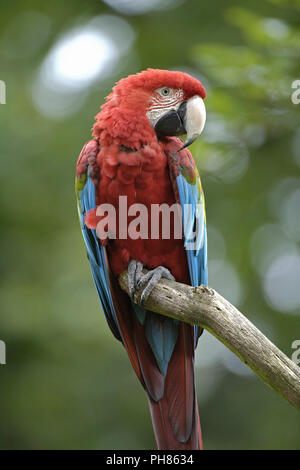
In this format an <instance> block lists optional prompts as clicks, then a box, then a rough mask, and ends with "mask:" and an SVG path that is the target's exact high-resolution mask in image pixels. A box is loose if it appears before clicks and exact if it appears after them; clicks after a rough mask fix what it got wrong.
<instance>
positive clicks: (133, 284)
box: [128, 260, 175, 305]
mask: <svg viewBox="0 0 300 470" xmlns="http://www.w3.org/2000/svg"><path fill="white" fill-rule="evenodd" d="M142 271H143V264H142V263H140V262H139V261H136V260H131V261H130V263H129V265H128V284H129V291H130V297H131V300H133V296H134V293H135V291H136V290H139V289H141V287H144V286H146V287H145V288H144V289H143V292H142V295H141V298H140V304H141V305H142V304H143V302H145V300H147V299H148V297H149V295H150V294H151V292H152V290H153V288H154V287H155V285H156V284H157V283H158V281H160V279H162V278H164V279H169V280H170V281H175V278H174V276H173V275H172V274H171V273H170V271H169V270H168V269H167V268H165V267H164V266H158V267H157V268H155V269H152V270H151V271H148V272H147V274H144V275H143V274H142Z"/></svg>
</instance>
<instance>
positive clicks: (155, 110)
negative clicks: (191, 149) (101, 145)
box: [98, 69, 206, 148]
mask: <svg viewBox="0 0 300 470" xmlns="http://www.w3.org/2000/svg"><path fill="white" fill-rule="evenodd" d="M205 96H206V91H205V88H204V87H203V85H202V84H201V83H200V81H199V80H197V79H196V78H194V77H191V76H190V75H188V74H187V73H183V72H177V71H169V70H159V69H147V70H144V71H143V72H140V73H138V74H136V75H129V76H128V77H126V78H123V79H121V80H120V81H119V82H118V83H117V84H116V85H115V87H114V88H113V91H112V93H111V94H110V95H109V96H108V97H107V103H106V104H105V105H104V106H103V107H102V109H103V111H108V112H109V115H110V116H112V113H114V109H116V108H118V110H119V111H118V117H119V118H120V117H121V114H120V110H122V111H123V112H124V113H126V119H127V120H128V122H129V120H130V117H131V118H133V117H134V118H135V119H137V118H138V119H139V122H140V126H146V127H147V125H150V126H151V128H152V129H153V131H154V132H155V133H156V136H157V137H158V138H161V137H162V136H169V137H171V136H178V135H183V134H186V135H187V137H186V141H185V144H184V146H183V147H182V148H185V147H187V146H188V145H190V144H191V143H192V142H194V140H195V139H196V138H197V137H198V136H199V135H200V134H201V132H202V130H203V128H204V125H205V119H206V111H205V105H204V102H203V99H204V98H205ZM107 107H108V108H109V109H107ZM101 114H102V113H99V115H98V116H99V117H100V118H101ZM100 120H101V121H102V119H100ZM101 127H102V126H101ZM110 127H111V126H110ZM116 127H117V124H116Z"/></svg>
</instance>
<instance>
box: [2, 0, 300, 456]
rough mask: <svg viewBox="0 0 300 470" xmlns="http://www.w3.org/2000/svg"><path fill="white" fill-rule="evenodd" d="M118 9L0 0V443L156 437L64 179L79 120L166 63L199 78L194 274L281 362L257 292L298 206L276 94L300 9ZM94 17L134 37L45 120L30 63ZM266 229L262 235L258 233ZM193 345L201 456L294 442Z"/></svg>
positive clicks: (221, 353) (287, 92) (270, 314)
mask: <svg viewBox="0 0 300 470" xmlns="http://www.w3.org/2000/svg"><path fill="white" fill-rule="evenodd" d="M117 3H118V2H117V0H115V1H113V0H110V1H109V2H101V1H100V0H86V1H84V2H82V1H74V0H73V1H71V0H65V1H64V2H63V3H61V2H58V1H54V2H45V3H41V2H39V1H37V0H27V1H26V2H21V1H20V0H19V1H15V2H4V0H1V1H0V7H1V17H0V79H1V80H4V81H5V82H6V86H7V97H6V100H7V104H6V105H0V135H1V138H0V149H1V159H0V178H1V186H0V195H1V197H0V217H1V226H2V231H1V248H2V254H1V260H0V269H1V287H0V295H1V316H0V339H2V340H4V341H5V342H6V344H7V364H6V365H5V366H0V384H1V385H0V390H1V394H0V397H1V399H0V415H1V420H0V447H1V448H2V449H20V448H25V449H42V448H44V449H45V448H47V449H55V448H56V449H65V448H70V449H90V448H96V449H116V448H118V449H135V448H136V449H142V448H153V447H154V439H153V433H152V428H151V424H150V417H149V411H148V407H147V401H146V397H145V396H144V393H143V390H142V389H141V387H140V385H139V384H138V382H137V379H136V377H135V376H134V373H133V372H132V369H131V366H130V364H129V361H128V359H127V357H126V354H125V352H124V350H123V348H122V346H121V345H120V344H118V342H117V341H116V340H115V339H114V338H113V337H112V335H111V333H110V331H109V330H108V328H107V325H106V323H105V320H104V318H103V315H102V313H101V309H100V306H99V302H98V298H97V295H96V292H95V289H94V287H93V283H92V278H91V274H90V272H89V266H88V262H87V260H86V256H85V251H84V246H83V242H82V239H81V234H80V230H79V226H78V221H77V214H76V209H75V198H74V190H73V182H74V168H75V162H76V158H77V155H78V154H79V152H80V149H81V147H82V145H83V144H84V142H85V141H86V140H88V139H89V137H90V129H91V126H92V124H93V116H94V115H95V114H96V113H97V112H98V109H99V106H100V105H101V103H102V102H103V100H104V97H105V95H107V94H108V93H109V91H110V89H111V87H112V85H113V83H114V82H115V81H116V80H118V79H119V78H120V77H122V76H126V75H128V74H129V73H136V72H137V71H139V70H141V69H144V68H146V67H153V68H164V69H166V68H168V69H181V70H186V71H189V72H190V73H192V74H193V75H195V76H197V77H199V78H200V79H201V80H202V81H203V83H204V85H205V86H206V88H207V91H208V96H207V99H206V107H207V112H208V119H207V127H206V130H205V132H204V134H203V136H202V137H201V138H200V139H199V140H198V142H196V143H194V144H193V146H192V152H193V154H194V155H195V157H196V160H197V163H198V166H199V169H200V170H201V175H202V182H203V185H204V188H205V192H206V201H207V219H208V225H209V267H210V270H209V282H210V284H211V285H212V286H213V287H216V288H217V289H218V290H219V291H220V292H221V293H223V294H224V295H225V296H226V297H227V298H228V299H229V300H232V301H233V302H235V303H236V304H237V306H239V308H240V309H241V311H242V312H244V313H245V314H247V315H248V316H249V318H250V320H251V321H253V322H254V323H255V324H256V325H258V326H259V327H260V328H261V329H262V330H263V331H264V332H265V334H266V335H267V336H268V337H269V338H270V339H271V340H273V341H274V342H275V343H276V344H277V345H278V346H279V347H280V348H281V349H282V350H283V351H284V352H285V353H286V354H287V355H288V356H291V354H292V350H291V344H292V342H293V341H294V340H295V339H298V338H299V335H300V334H299V316H298V314H299V309H297V310H295V309H290V311H288V309H287V310H286V311H285V310H284V309H283V308H277V307H276V305H274V302H273V303H272V301H270V299H269V298H268V295H267V294H266V289H267V288H268V285H269V284H268V283H269V282H271V286H272V285H273V284H272V282H273V281H272V279H273V278H272V277H271V281H270V280H269V279H268V278H265V274H266V270H267V271H268V269H271V268H270V266H268V263H267V262H266V263H265V264H264V259H263V258H264V256H265V254H266V253H267V252H268V250H269V248H270V247H273V248H274V251H273V252H272V253H269V255H270V257H271V262H272V260H273V258H274V256H275V255H276V256H277V255H278V253H281V251H282V250H283V251H284V250H289V251H288V253H298V254H297V256H298V255H299V251H297V250H299V240H300V237H299V236H298V235H299V206H298V213H297V206H295V211H296V213H294V212H293V211H292V212H291V211H288V209H289V208H290V207H291V206H290V205H288V204H290V202H289V201H290V200H292V199H291V198H292V197H294V193H293V192H292V191H294V190H295V189H297V188H299V177H300V175H299V163H300V159H299V146H300V105H298V106H297V105H294V104H292V102H291V92H292V89H291V84H292V82H293V81H294V80H296V79H300V68H299V45H300V2H299V1H298V0H297V1H296V0H295V1H292V0H270V1H268V0H263V1H261V2H253V1H250V0H245V1H244V2H237V1H233V0H228V1H227V2H226V4H225V2H223V1H221V0H211V1H210V2H199V0H188V1H187V0H186V1H185V2H184V1H181V2H180V1H177V2H175V3H174V5H172V2H171V1H169V2H161V5H160V9H153V10H151V8H150V7H149V8H148V10H147V11H144V13H141V12H134V9H133V10H132V9H131V10H128V11H127V10H126V8H127V7H126V1H125V0H123V6H122V10H121V11H122V13H120V11H117V10H114V8H113V6H114V5H117ZM119 3H121V0H120V1H119ZM129 3H131V4H133V3H134V2H132V1H131V2H130V0H127V4H128V5H129ZM155 3H156V4H157V2H155ZM108 4H110V6H109V5H108ZM147 4H148V5H150V4H151V2H150V0H149V1H148V2H147ZM128 5H127V6H128ZM156 7H157V5H156ZM157 8H158V7H157ZM126 11H127V13H128V14H126ZM129 13H130V14H129ZM138 13H139V14H138ZM103 14H106V15H114V16H118V17H119V18H122V19H123V21H124V22H125V23H124V24H126V25H128V27H130V28H131V29H132V31H133V32H134V35H135V41H134V43H133V45H132V46H131V47H130V48H129V49H128V51H127V52H126V53H124V54H123V55H122V57H121V56H120V59H119V61H118V63H117V65H116V66H115V67H113V68H112V69H111V71H110V72H109V73H107V75H106V76H104V77H103V78H101V75H99V77H98V78H97V80H94V81H91V82H90V83H89V84H88V85H87V86H86V87H85V88H84V89H83V88H81V89H80V90H79V91H78V90H77V91H72V90H71V91H70V90H69V91H68V96H69V97H70V99H71V98H72V99H73V101H74V103H75V104H76V106H75V105H74V103H73V102H72V103H73V104H72V106H73V105H74V106H73V108H72V106H71V107H70V111H69V112H66V109H65V108H63V111H64V115H63V116H62V115H60V114H59V113H57V115H55V110H56V108H55V106H56V105H55V106H54V108H53V107H52V111H51V113H52V114H51V116H50V115H47V113H45V112H43V111H42V108H41V107H39V106H38V105H37V98H35V99H34V93H35V91H34V87H36V83H37V80H38V77H39V70H40V67H41V66H42V64H43V62H44V61H45V58H46V57H47V56H48V54H49V53H50V52H51V50H52V48H53V47H54V45H55V44H56V42H57V41H59V39H60V38H61V37H62V35H63V34H64V33H65V32H67V31H69V30H70V29H73V28H75V27H76V28H80V27H81V26H82V25H84V24H86V22H88V21H90V20H91V19H93V18H94V17H98V16H99V15H103ZM111 33H112V35H113V36H115V38H118V31H111ZM119 42H121V41H120V40H119ZM52 92H53V93H54V92H55V93H58V95H57V96H58V97H59V99H62V98H63V97H64V95H65V94H67V92H66V93H65V92H63V91H61V90H59V89H56V90H54V91H53V90H52ZM59 93H61V95H59ZM50 101H51V100H49V101H48V103H46V105H47V104H48V105H49V106H50V105H51V102H50ZM54 104H55V103H54ZM43 109H44V108H43ZM53 109H54V112H53ZM293 200H294V199H293ZM274 201H275V202H274ZM293 207H294V206H293ZM290 212H291V214H290ZM289 214H290V215H289ZM287 217H288V218H287ZM285 220H287V223H286V224H285V223H284V221H285ZM297 221H298V222H297ZM297 223H298V225H297ZM289 224H290V225H289ZM287 225H289V226H290V229H289V231H287V229H286V226H287ZM264 226H267V227H268V230H267V233H268V234H270V237H273V235H274V236H276V237H277V238H276V240H275V241H274V239H273V238H272V239H271V238H270V239H268V238H266V237H265V238H261V236H260V234H261V233H266V231H264V230H263V231H262V232H258V230H260V229H261V228H262V227H263V229H264ZM295 234H296V235H297V236H296V235H295ZM258 238H259V244H258V243H257V240H258ZM277 242H278V243H277ZM259 250H260V251H259ZM291 250H292V251H291ZM293 250H294V251H293ZM284 253H285V251H284ZM295 256H296V255H295ZM294 259H295V260H297V259H298V258H296V257H295V258H294ZM260 263H263V264H262V266H263V269H262V268H261V264H260ZM265 266H266V269H265ZM272 272H273V271H272ZM273 280H274V279H273ZM292 281H293V282H298V283H299V278H298V281H297V280H292ZM282 282H283V287H282V295H283V296H284V292H285V290H284V289H285V284H284V282H285V278H284V276H283V278H282ZM286 282H287V281H286ZM288 282H289V285H290V281H289V280H288ZM289 285H287V286H286V288H287V289H288V288H289ZM292 292H293V293H294V291H292ZM202 344H203V346H202ZM197 354H198V355H197V370H196V376H197V382H198V392H199V408H200V416H201V422H202V427H203V434H204V443H205V447H206V448H207V449H242V448H244V449H293V448H299V416H298V414H297V412H296V411H295V410H294V409H293V408H291V407H290V405H288V404H287V403H285V402H284V401H283V400H282V399H281V398H279V397H278V396H276V395H275V394H274V392H272V391H271V390H269V389H268V388H267V387H266V386H265V385H264V384H263V383H262V382H261V381H260V380H259V379H258V378H256V377H255V376H254V375H253V374H251V373H250V374H249V373H247V371H246V370H245V369H246V368H243V367H241V365H240V364H239V361H238V360H236V361H237V362H236V361H235V359H234V358H233V357H232V356H230V355H228V353H227V351H226V350H225V348H220V346H219V344H218V343H217V341H215V340H212V339H210V337H209V334H208V333H206V334H205V335H204V338H203V340H201V341H200V344H199V348H198V353H197Z"/></svg>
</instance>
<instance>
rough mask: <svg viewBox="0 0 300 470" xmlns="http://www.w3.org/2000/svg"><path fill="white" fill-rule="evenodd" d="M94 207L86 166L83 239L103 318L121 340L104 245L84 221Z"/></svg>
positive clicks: (82, 197) (80, 203) (81, 214)
mask: <svg viewBox="0 0 300 470" xmlns="http://www.w3.org/2000/svg"><path fill="white" fill-rule="evenodd" d="M95 208H96V191H95V184H94V182H93V180H92V178H91V176H90V169H89V167H87V178H86V182H85V185H84V187H83V189H81V190H80V191H78V212H79V219H80V224H81V230H82V234H83V238H84V241H85V246H86V250H87V255H88V259H89V262H90V267H91V271H92V275H93V279H94V283H95V286H96V289H97V293H98V296H99V299H100V302H101V305H102V308H103V311H104V314H105V318H106V320H107V323H108V325H109V327H110V328H111V330H112V332H113V334H114V335H115V336H116V338H117V339H119V340H121V335H120V329H119V325H118V319H117V315H116V311H115V307H114V304H113V300H112V296H111V292H110V283H109V274H108V266H107V261H106V253H105V247H103V246H102V245H101V244H100V243H99V241H98V238H97V233H96V230H95V229H90V228H88V227H87V226H86V224H85V222H84V216H85V214H86V213H87V212H88V211H89V210H91V209H95Z"/></svg>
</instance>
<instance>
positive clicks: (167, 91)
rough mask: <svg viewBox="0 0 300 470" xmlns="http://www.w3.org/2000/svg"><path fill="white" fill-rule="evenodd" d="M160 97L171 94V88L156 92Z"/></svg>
mask: <svg viewBox="0 0 300 470" xmlns="http://www.w3.org/2000/svg"><path fill="white" fill-rule="evenodd" d="M157 92H158V93H159V94H160V95H161V96H169V95H170V93H171V88H167V87H163V88H160V89H159V90H157Z"/></svg>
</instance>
